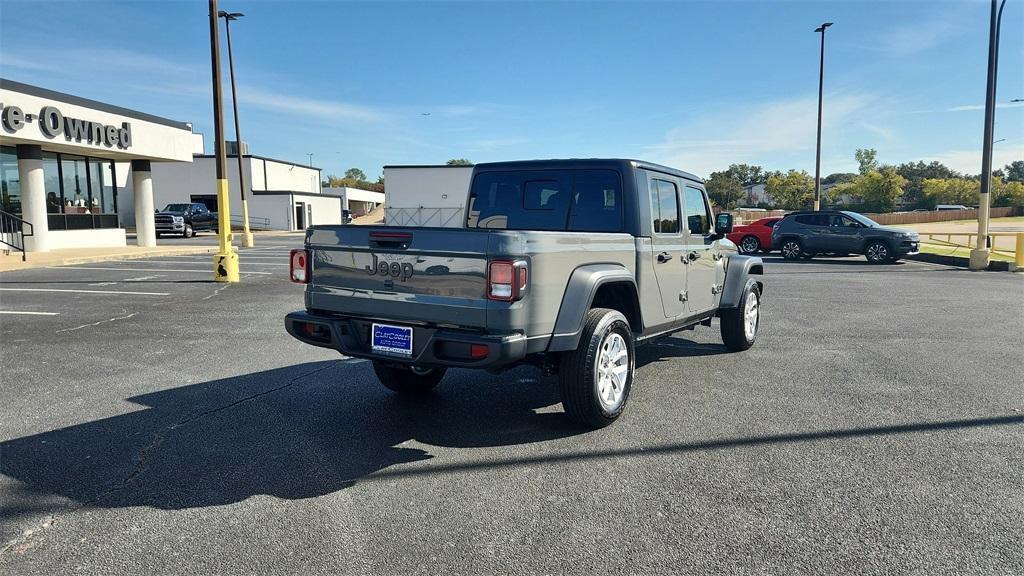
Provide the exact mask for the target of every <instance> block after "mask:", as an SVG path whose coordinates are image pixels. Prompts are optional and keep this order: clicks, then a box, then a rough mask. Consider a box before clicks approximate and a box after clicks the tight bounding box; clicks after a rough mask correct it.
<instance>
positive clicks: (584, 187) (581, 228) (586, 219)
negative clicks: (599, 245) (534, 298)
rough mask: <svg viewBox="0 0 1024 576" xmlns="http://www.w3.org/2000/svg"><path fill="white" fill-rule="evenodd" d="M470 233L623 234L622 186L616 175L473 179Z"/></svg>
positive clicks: (546, 173) (557, 173) (523, 174)
mask: <svg viewBox="0 0 1024 576" xmlns="http://www.w3.org/2000/svg"><path fill="white" fill-rule="evenodd" d="M469 202H470V205H469V211H468V214H467V216H466V227H467V228H498V229H505V230H551V231H566V230H568V231H575V232H621V231H622V185H621V183H620V178H619V173H618V172H615V171H613V170H543V171H517V172H484V173H482V174H478V175H477V176H476V178H474V179H473V190H472V193H471V194H470V199H469Z"/></svg>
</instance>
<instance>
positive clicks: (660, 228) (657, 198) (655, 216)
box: [650, 180, 679, 234]
mask: <svg viewBox="0 0 1024 576" xmlns="http://www.w3.org/2000/svg"><path fill="white" fill-rule="evenodd" d="M650 188H651V220H652V224H653V228H654V233H655V234H678V233H679V197H678V196H677V194H676V185H675V184H673V183H672V182H668V181H666V180H651V184H650Z"/></svg>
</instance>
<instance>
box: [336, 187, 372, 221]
mask: <svg viewBox="0 0 1024 576" xmlns="http://www.w3.org/2000/svg"><path fill="white" fill-rule="evenodd" d="M323 193H324V194H330V195H333V196H340V197H341V207H342V209H343V210H345V211H346V212H347V213H348V215H349V216H350V217H352V218H359V217H360V216H366V215H367V214H369V213H370V212H373V211H374V210H376V209H377V207H378V206H380V205H381V204H384V193H383V192H374V191H373V190H363V189H362V188H353V187H351V186H335V187H330V188H324V189H323Z"/></svg>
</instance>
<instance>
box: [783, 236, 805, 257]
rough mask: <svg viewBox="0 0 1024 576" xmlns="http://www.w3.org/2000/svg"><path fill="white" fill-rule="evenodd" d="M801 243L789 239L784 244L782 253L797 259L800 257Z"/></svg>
mask: <svg viewBox="0 0 1024 576" xmlns="http://www.w3.org/2000/svg"><path fill="white" fill-rule="evenodd" d="M801 252H802V250H801V249H800V243H799V242H797V241H795V240H787V241H786V242H784V243H783V244H782V255H783V256H784V257H786V258H789V259H790V260H795V259H796V258H799V257H800V253H801Z"/></svg>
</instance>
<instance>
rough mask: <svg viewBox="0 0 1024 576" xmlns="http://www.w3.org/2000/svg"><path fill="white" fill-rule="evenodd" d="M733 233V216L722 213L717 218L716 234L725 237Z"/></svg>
mask: <svg viewBox="0 0 1024 576" xmlns="http://www.w3.org/2000/svg"><path fill="white" fill-rule="evenodd" d="M730 232H732V214H729V213H728V212H721V213H719V214H718V216H715V233H716V234H721V235H723V236H724V235H725V234H728V233H730Z"/></svg>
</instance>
